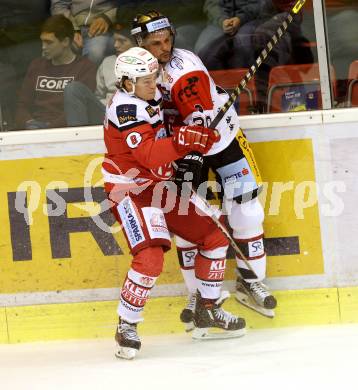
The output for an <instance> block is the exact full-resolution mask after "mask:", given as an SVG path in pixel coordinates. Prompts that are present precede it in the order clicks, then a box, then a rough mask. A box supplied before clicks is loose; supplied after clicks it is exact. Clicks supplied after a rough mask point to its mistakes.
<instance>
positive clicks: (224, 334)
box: [192, 328, 246, 340]
mask: <svg viewBox="0 0 358 390" xmlns="http://www.w3.org/2000/svg"><path fill="white" fill-rule="evenodd" d="M245 334H246V328H242V329H238V330H224V329H219V328H194V330H193V334H192V338H193V339H194V340H215V339H216V340H219V339H233V338H238V337H242V336H244V335H245Z"/></svg>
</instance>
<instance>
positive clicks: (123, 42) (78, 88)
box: [65, 30, 134, 126]
mask: <svg viewBox="0 0 358 390" xmlns="http://www.w3.org/2000/svg"><path fill="white" fill-rule="evenodd" d="M113 37H114V49H115V51H116V55H112V56H108V57H106V58H105V59H104V60H103V62H102V63H101V65H100V66H99V68H98V70H97V86H96V91H95V93H93V92H92V91H91V89H90V88H88V86H86V85H85V84H84V83H82V82H80V81H74V82H72V83H70V84H68V85H67V86H66V88H65V114H66V120H67V125H68V126H86V125H98V124H100V123H102V122H103V118H104V113H105V109H106V104H107V102H108V101H109V99H110V98H111V97H112V96H113V94H114V93H115V92H116V90H117V88H116V78H115V75H114V72H113V69H114V65H115V62H116V58H117V56H118V55H119V54H121V53H123V52H125V51H126V50H128V49H129V48H130V47H132V46H134V42H133V41H132V38H131V37H130V34H129V32H124V31H123V30H115V32H114V34H113Z"/></svg>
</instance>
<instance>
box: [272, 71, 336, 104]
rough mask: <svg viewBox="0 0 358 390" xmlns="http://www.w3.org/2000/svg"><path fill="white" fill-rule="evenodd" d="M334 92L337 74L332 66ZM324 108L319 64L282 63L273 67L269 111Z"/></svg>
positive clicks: (334, 90)
mask: <svg viewBox="0 0 358 390" xmlns="http://www.w3.org/2000/svg"><path fill="white" fill-rule="evenodd" d="M331 77H332V85H333V94H334V95H335V93H336V76H335V71H334V68H333V67H331ZM321 108H322V97H321V86H320V77H319V66H318V64H298V65H282V66H276V67H274V68H272V69H271V71H270V76H269V83H268V97H267V112H287V111H306V110H315V109H321Z"/></svg>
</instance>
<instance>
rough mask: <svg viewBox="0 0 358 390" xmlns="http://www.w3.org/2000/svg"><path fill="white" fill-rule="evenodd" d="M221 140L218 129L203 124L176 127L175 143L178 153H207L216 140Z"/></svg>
mask: <svg viewBox="0 0 358 390" xmlns="http://www.w3.org/2000/svg"><path fill="white" fill-rule="evenodd" d="M219 140H220V134H219V132H218V131H217V130H216V129H208V128H207V127H202V126H181V127H176V128H174V134H173V144H174V147H175V149H176V150H177V152H178V153H183V152H184V153H189V152H199V153H202V154H205V153H207V152H208V151H209V150H210V148H211V147H212V145H213V143H214V142H217V141H219Z"/></svg>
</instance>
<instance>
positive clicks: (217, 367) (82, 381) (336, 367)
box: [0, 325, 358, 390]
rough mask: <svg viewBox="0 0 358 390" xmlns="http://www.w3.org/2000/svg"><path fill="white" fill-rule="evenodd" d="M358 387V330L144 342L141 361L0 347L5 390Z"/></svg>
mask: <svg viewBox="0 0 358 390" xmlns="http://www.w3.org/2000/svg"><path fill="white" fill-rule="evenodd" d="M35 389H36V390H59V389H61V390H82V389H83V390H93V389H96V390H97V389H98V390H99V389H101V390H112V389H141V390H149V389H155V390H159V389H168V390H169V389H182V390H191V389H195V390H199V389H200V390H201V389H208V390H209V389H210V390H211V389H215V390H216V389H223V390H226V389H227V390H229V389H230V390H231V389H233V390H234V389H235V390H241V389H243V390H252V389H262V390H264V389H265V390H266V389H275V390H281V389H282V390H291V389H295V390H296V389H301V390H311V389H314V390H321V389H322V390H323V389H324V390H327V389H337V390H338V389H349V390H351V389H352V390H355V389H358V325H337V326H332V325H331V326H323V327H322V326H320V327H307V328H285V329H272V330H257V331H249V332H248V334H247V335H246V336H245V337H243V338H241V339H231V340H220V341H217V340H214V341H196V342H193V341H192V340H191V339H190V337H189V336H188V335H185V334H182V335H173V336H166V337H164V336H156V337H143V338H142V350H141V351H140V354H139V355H138V356H137V358H136V360H133V361H125V360H119V359H116V358H115V357H114V342H113V341H111V340H90V341H76V342H73V341H71V342H48V343H29V344H16V345H1V346H0V390H35Z"/></svg>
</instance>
